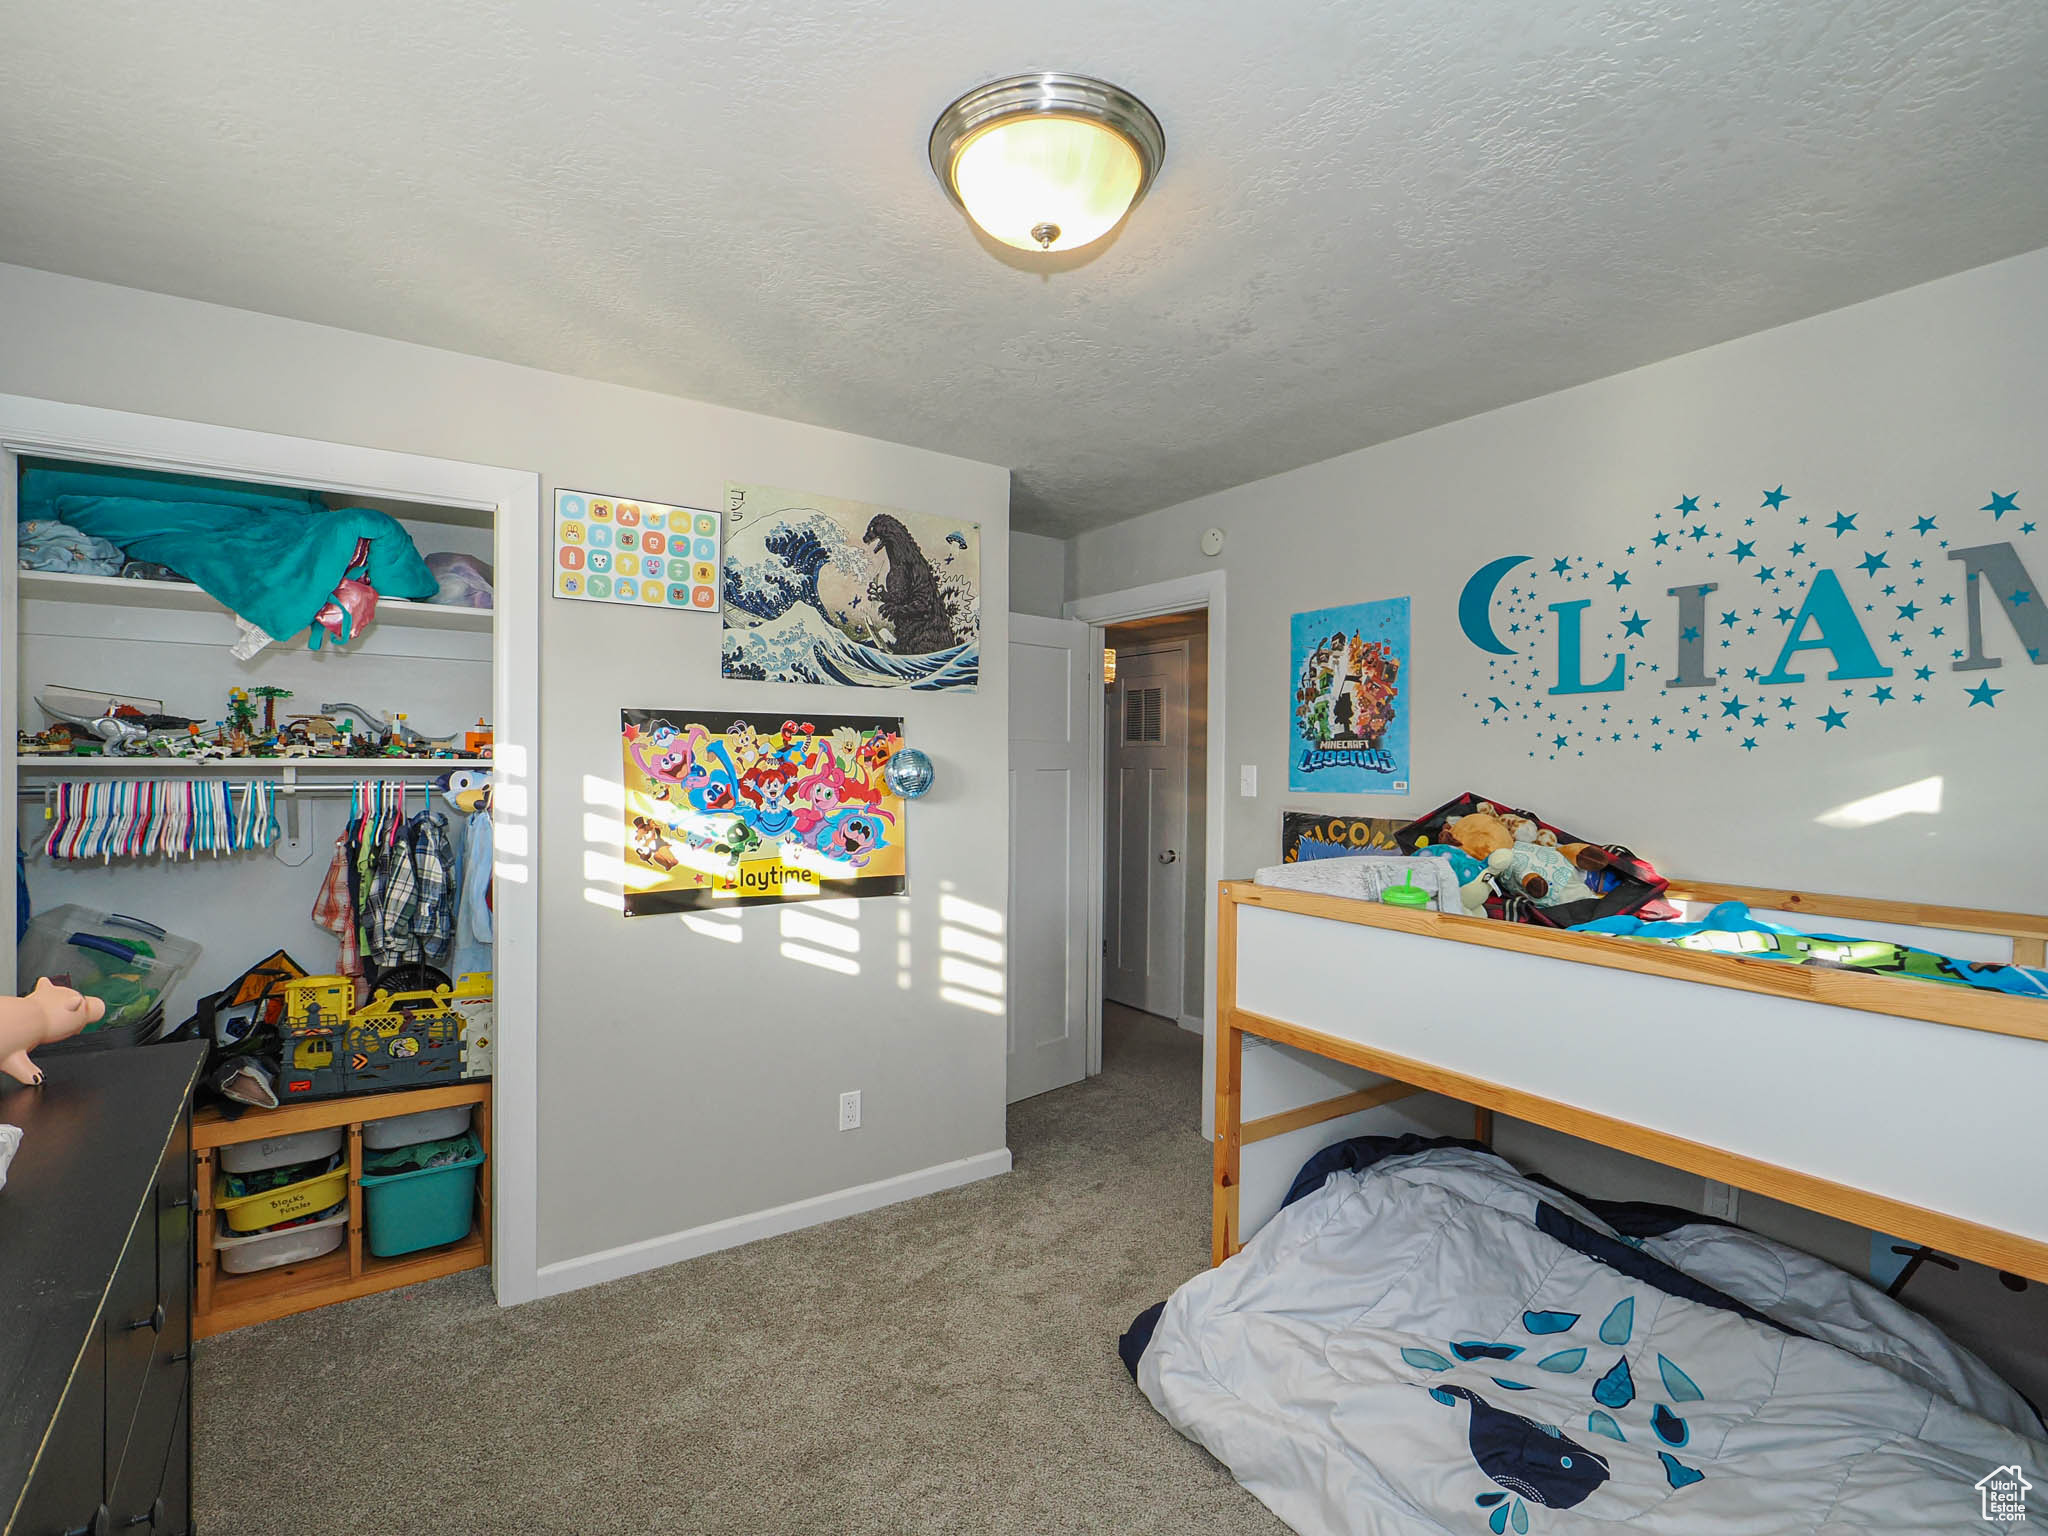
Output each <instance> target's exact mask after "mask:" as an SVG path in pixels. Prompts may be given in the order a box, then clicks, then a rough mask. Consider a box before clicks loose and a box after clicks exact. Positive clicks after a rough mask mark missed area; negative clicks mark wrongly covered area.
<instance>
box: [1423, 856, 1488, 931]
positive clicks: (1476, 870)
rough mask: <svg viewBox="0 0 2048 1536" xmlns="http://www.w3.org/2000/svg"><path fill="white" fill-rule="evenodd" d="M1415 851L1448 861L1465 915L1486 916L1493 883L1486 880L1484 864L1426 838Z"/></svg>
mask: <svg viewBox="0 0 2048 1536" xmlns="http://www.w3.org/2000/svg"><path fill="white" fill-rule="evenodd" d="M1415 851H1416V852H1417V853H1418V854H1423V855H1426V856H1429V857H1432V858H1439V859H1448V860H1449V861H1450V865H1451V873H1452V875H1453V876H1454V877H1456V879H1457V882H1458V901H1459V904H1460V905H1461V906H1463V907H1464V909H1465V915H1466V916H1467V917H1484V916H1486V899H1487V898H1488V897H1489V896H1491V895H1492V894H1493V882H1492V881H1491V880H1488V879H1487V878H1486V866H1485V865H1484V864H1482V863H1480V862H1479V861H1478V860H1477V859H1475V858H1473V857H1472V855H1471V854H1469V853H1467V852H1465V850H1464V849H1462V848H1456V847H1453V846H1452V845H1451V844H1449V843H1436V844H1432V843H1431V842H1430V841H1429V839H1428V838H1426V837H1425V838H1421V839H1419V840H1418V841H1417V842H1416V844H1415Z"/></svg>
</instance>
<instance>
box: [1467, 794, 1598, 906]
mask: <svg viewBox="0 0 2048 1536" xmlns="http://www.w3.org/2000/svg"><path fill="white" fill-rule="evenodd" d="M1521 828H1526V829H1528V832H1529V836H1528V837H1527V838H1526V839H1523V838H1521V837H1518V836H1517V832H1518V830H1519V829H1521ZM1444 835H1445V836H1446V837H1448V838H1449V839H1450V840H1451V841H1452V842H1454V843H1456V844H1457V845H1458V847H1459V848H1461V849H1463V850H1464V851H1465V852H1466V853H1467V854H1469V855H1471V856H1472V857H1473V858H1475V859H1477V860H1479V861H1480V862H1481V863H1482V864H1484V865H1485V866H1486V868H1487V871H1488V873H1490V874H1491V875H1493V876H1494V878H1495V879H1496V881H1498V882H1501V883H1502V884H1503V885H1504V886H1505V887H1506V888H1508V889H1510V890H1515V891H1519V892H1520V893H1521V894H1522V895H1524V896H1526V897H1528V898H1529V899H1530V900H1531V901H1533V902H1535V903H1536V904H1537V905H1538V906H1542V907H1555V906H1560V905H1562V904H1563V903H1565V902H1568V901H1586V900H1589V899H1590V898H1591V897H1592V894H1593V892H1592V890H1591V889H1590V888H1589V887H1588V886H1587V884H1586V882H1585V880H1584V879H1583V878H1581V877H1580V874H1579V871H1578V870H1577V868H1576V867H1574V865H1573V864H1572V861H1571V860H1570V859H1568V858H1566V857H1565V855H1564V854H1563V853H1562V852H1560V851H1559V849H1558V847H1557V838H1556V836H1555V835H1554V834H1552V833H1548V832H1545V831H1544V830H1543V829H1542V828H1540V827H1538V826H1537V825H1536V824H1535V823H1534V822H1533V821H1531V820H1529V818H1528V817H1526V816H1516V817H1514V819H1513V821H1510V820H1509V819H1508V818H1507V817H1505V816H1503V815H1502V814H1501V813H1500V812H1499V811H1497V810H1496V809H1494V807H1493V806H1491V805H1489V804H1487V803H1486V802H1485V801H1483V800H1482V801H1480V802H1479V804H1478V805H1477V806H1476V807H1475V808H1474V809H1473V810H1472V811H1471V812H1470V813H1469V814H1467V815H1464V816H1452V817H1449V818H1447V819H1446V820H1445V822H1444ZM1574 846H1578V847H1583V846H1585V845H1583V844H1576V845H1574Z"/></svg>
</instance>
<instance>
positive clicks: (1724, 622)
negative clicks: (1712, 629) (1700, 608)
mask: <svg viewBox="0 0 2048 1536" xmlns="http://www.w3.org/2000/svg"><path fill="white" fill-rule="evenodd" d="M1740 622H1741V620H1739V619H1738V618H1736V617H1735V615H1734V614H1732V613H1724V614H1722V615H1721V627H1722V628H1723V629H1733V628H1734V627H1735V626H1736V625H1737V624H1739V623H1740Z"/></svg>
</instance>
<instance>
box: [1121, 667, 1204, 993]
mask: <svg viewBox="0 0 2048 1536" xmlns="http://www.w3.org/2000/svg"><path fill="white" fill-rule="evenodd" d="M1104 728H1105V731H1106V733H1107V750H1106V751H1105V752H1104V753H1103V757H1104V760H1105V762H1106V763H1107V766H1108V778H1109V782H1108V784H1107V785H1106V786H1105V788H1106V791H1107V792H1106V795H1105V799H1104V806H1103V818H1102V819H1103V844H1104V851H1105V854H1106V860H1105V862H1106V863H1107V865H1108V869H1107V871H1106V881H1107V887H1106V890H1105V892H1104V898H1105V899H1104V906H1103V915H1104V920H1103V938H1104V942H1105V943H1106V944H1107V945H1108V951H1109V952H1108V954H1107V955H1106V956H1105V957H1104V964H1103V973H1104V984H1103V992H1104V994H1105V995H1106V996H1107V997H1108V998H1109V999H1110V1000H1111V1001H1112V1002H1118V1003H1123V1004H1126V1005H1127V1006H1129V1007H1132V1008H1139V1009H1143V1010H1144V1011H1145V1012H1146V1013H1156V1014H1158V1015H1159V1016H1160V1017H1161V1018H1166V1019H1175V1020H1178V1019H1179V1018H1180V1014H1181V991H1182V987H1183V985H1184V978H1183V975H1182V961H1181V956H1182V952H1183V945H1184V943H1185V939H1186V930H1185V928H1184V927H1183V923H1184V921H1185V916H1186V912H1187V865H1186V863H1185V862H1183V861H1184V858H1185V856H1186V853H1187V831H1188V825H1187V823H1188V648H1187V642H1186V641H1185V640H1181V641H1175V642H1173V643H1172V644H1170V645H1166V646H1162V647H1161V648H1159V649H1157V650H1150V651H1142V652H1138V653H1136V654H1131V653H1128V652H1125V651H1118V652H1117V658H1116V687H1115V689H1114V690H1113V693H1112V696H1111V700H1110V709H1109V711H1108V714H1107V716H1106V718H1105V721H1104Z"/></svg>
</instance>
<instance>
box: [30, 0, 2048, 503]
mask: <svg viewBox="0 0 2048 1536" xmlns="http://www.w3.org/2000/svg"><path fill="white" fill-rule="evenodd" d="M4 15H5V19H4V24H0V260H4V261H12V262H20V263H24V264H27V265H30V266H36V267H44V268H49V269H53V270H56V271H61V272H68V273H74V274H77V275H80V276H85V277H92V278H99V279H104V280H107V281H111V282H117V283H125V284H130V285H133V286H136V287H142V288H149V289H156V290H161V291H164V292H168V293H175V294H182V295H186V296H190V297H193V298H200V299H208V300H214V301H217V302H220V303H224V304H232V305H237V306H240V307H243V308H248V309H256V310H264V311H269V312H273V313H276V314H281V315H291V316H296V317H299V318H302V319H306V320H313V321H318V322H322V323H325V324H329V325H337V326H344V327H348V328H350V329H354V330H360V331H368V332H373V333H377V334H381V335H387V336H396V337H404V338H406V339H409V340H415V341H421V342H426V343H429V344H432V345H436V346H442V347H450V348H455V349H457V350H460V351H464V352H472V353H479V354H483V355H486V356H491V357H499V358H505V359H510V360H512V361H516V362H521V363H529V364H533V365H536V366H539V367H543V368H549V369H555V370H559V371H562V372H567V373H574V374H583V375H588V376H591V377H596V378H605V379H612V380H617V381H619V382H623V383H629V384H636V385H643V386H646V387H648V388H652V389H659V390H665V391H668V392H671V393H674V394H680V395H686V396H693V397H697V398H700V399H705V400H712V401H717V402H720V403H722V404H727V405H733V406H739V407H743V408H746V409H750V410H758V411H765V412H769V413H772V414H774V415H777V416H784V417H790V418H794V419H796V420H800V421H809V422H818V423H822V424H825V425H829V426H833V427H840V428H845V429H847V430H850V431H854V432H860V433H866V434H869V435H872V436H876V437H882V438H888V439H893V440H896V441H901V442H909V443H915V444H920V445H923V446H927V447H931V448H937V449H943V450H946V451H948V452H952V453H958V454H964V455H967V456H969V457H972V458H976V459H981V460H985V461H988V462H991V463H996V464H1004V465H1008V466H1010V467H1011V468H1012V469H1013V470H1014V471H1015V481H1014V486H1015V489H1014V493H1013V494H1014V502H1015V517H1016V524H1017V526H1018V527H1020V528H1027V529H1035V530H1037V531H1041V532H1048V533H1061V534H1064V533H1068V532H1072V531H1074V530H1076V529H1079V528H1083V527H1088V526H1093V525H1096V524H1100V523H1105V522H1110V521H1114V520H1116V519H1119V518H1123V517H1128V516H1132V515H1135V514H1136V513H1139V512H1144V511H1147V510H1150V509H1151V508H1154V507H1158V506H1163V505H1166V504H1169V503H1172V502H1175V501H1179V500H1183V499H1185V498H1187V497H1189V496H1193V495H1198V494H1200V493H1202V492H1205V491H1210V490H1215V489H1219V488H1221V487H1224V486H1227V485H1232V484H1237V483H1240V482H1242V481H1245V480H1249V479H1253V478H1256V477H1258V476H1262V475H1266V474H1271V473H1274V472H1276V471H1278V470H1282V469H1286V468H1290V467H1292V466H1294V465H1298V464H1302V463H1307V462H1310V461H1313V460H1316V459H1320V458H1325V457H1328V456H1329V455H1331V454H1334V453H1340V452H1343V451H1346V450H1348V449H1352V448H1358V447H1362V446H1365V445H1367V444H1369V443H1373V442H1378V441H1381V440H1384V439H1386V438H1389V437H1394V436H1398V435H1400V434H1402V433H1405V432H1411V431H1414V430H1416V429H1418V428H1421V427H1426V426H1429V425H1432V424H1435V423H1438V422H1443V421H1448V420H1452V419H1455V418H1457V417H1460V416H1465V415H1469V414H1471V413H1473V412H1475V411H1480V410H1484V409H1487V408H1489V407H1492V406H1496V405H1500V404H1503V403H1506V402H1508V401H1512V400H1517V399H1523V398H1527V397H1529V396H1532V395H1537V394H1542V393H1544V392H1546V391H1549V390H1553V389H1557V388H1560V387H1562V386H1565V385H1568V384H1572V383H1576V382H1579V381H1581V380H1585V379H1589V378H1595V377H1598V376H1600V375H1603V374H1607V373H1612V372H1615V371H1617V370H1620V369H1623V368H1626V367H1629V366H1632V365H1634V364H1638V363H1642V362H1647V361H1650V360H1653V359H1656V358H1660V357H1667V356H1671V355H1673V354H1676V353H1679V352H1683V351H1687V350H1690V349H1692V348H1694V347H1698V346H1701V345H1705V344H1707V343H1710V342H1713V341H1717V340H1721V339H1724V338H1727V337H1731V336H1736V335H1741V334H1744V333H1746V332H1749V331H1754V330H1759V329H1762V328H1764V327H1766V326H1770V325H1774V324H1778V323H1781V322H1784V321H1787V320H1791V319H1795V318H1798V317H1800V316H1803V315H1808V314H1813V313H1816V312H1819V311H1821V310H1826V309H1831V308H1835V307H1837V306H1839V305H1842V304H1845V303H1850V302H1853V301H1855V300H1857V299H1860V298H1865V297H1869V296H1871V295H1874V294H1878V293H1882V292H1886V291H1889V290H1891V289H1895V288H1900V287H1904V286H1906V285H1908V284H1911V283H1916V282H1920V281H1923V280H1925V279H1928V278H1932V277H1936V276H1940V275H1942V274H1945V273H1948V272H1953V271H1958V270H1960V269H1962V268H1965V267H1970V266H1975V265H1978V264H1980V263H1983V262H1986V261H1990V260H1994V259H1996V258H1999V257H2002V256H2007V255H2011V254H2013V253H2016V252H2019V251H2022V250H2027V249H2031V248H2033V247H2036V246H2041V245H2048V196H2044V176H2048V171H2044V167H2048V84H2044V82H2048V4H2043V3H2042V0H2004V3H1993V0H1975V3H1972V0H1962V3H1956V0H1889V3H1885V0H1862V3H1846V0H1718V3H1709V0H1632V3H1598V0H1540V3H1538V0H1465V3H1449V0H1376V3H1359V0H1331V3H1312V0H1263V3H1256V4H1247V3H1245V0H1227V3H1225V0H1173V3H1172V4H1165V3H1156V4H1153V5H1150V6H1136V5H1128V4H1126V5H1106V4H1103V3H1102V0H1031V3H1029V4H991V3H985V0H983V3H973V4H969V3H954V4H950V5H945V4H936V3H927V4H924V5H914V4H911V3H908V0H900V3H883V0H775V3H772V4H771V3H765V0H763V3H738V0H700V3H694V4H671V3H658V0H433V3H431V4H420V3H419V0H349V3H343V4H329V5H313V4H284V3H279V0H128V3H116V0H8V3H7V4H6V5H5V8H4ZM1032 68H1063V69H1071V70H1077V71H1084V72H1088V73H1093V74H1099V75H1102V76H1105V77H1107V78H1109V79H1112V80H1115V81H1117V82H1119V83H1120V84H1123V85H1126V86H1128V87H1130V88H1131V89H1133V90H1135V91H1136V92H1137V93H1138V94H1139V95H1141V96H1142V97H1144V98H1145V100H1146V101H1147V102H1149V103H1150V105H1151V106H1152V107H1153V109H1154V110H1155V111H1156V112H1157V113H1158V115H1159V117H1160V119H1161V121H1162V122H1163V123H1164V124H1165V127H1166V133H1167V140H1168V149H1167V159H1166V167H1165V171H1164V174H1163V175H1162V176H1161V178H1160V180H1159V182H1158V184H1157V185H1156V186H1155V187H1154V189H1153V191H1152V194H1151V196H1150V197H1149V198H1148V200H1147V201H1146V202H1145V203H1144V204H1142V205H1141V206H1140V207H1139V209H1138V211H1137V213H1136V214H1135V216H1134V217H1133V218H1132V219H1131V220H1130V221H1129V222H1128V224H1127V225H1126V227H1125V228H1124V229H1123V230H1122V231H1121V232H1120V233H1119V234H1118V235H1117V236H1116V237H1115V238H1114V239H1113V240H1112V241H1111V242H1109V243H1107V245H1106V246H1105V247H1098V249H1097V253H1096V254H1094V255H1093V256H1092V257H1087V253H1083V255H1084V257H1087V259H1081V260H1078V261H1077V260H1075V259H1073V258H1069V259H1068V261H1067V262H1066V263H1064V264H1061V265H1059V266H1058V267H1057V268H1056V269H1054V270H1049V271H1047V270H1030V268H1032V266H1033V263H1032V260H1031V258H1028V257H1021V256H1016V255H1014V254H1013V253H1011V254H1008V255H1007V256H1006V257H1005V258H999V257H998V256H997V255H996V254H994V253H993V252H992V251H991V250H990V249H989V248H986V247H985V246H984V245H983V244H982V243H981V242H980V241H978V240H977V239H976V238H974V237H972V236H971V235H970V234H969V232H968V230H967V229H966V227H965V225H964V224H963V222H962V220H961V218H960V216H959V215H958V213H957V212H956V211H955V210H954V209H953V207H952V205H951V204H949V203H948V202H947V201H946V199H945V198H944V197H943V196H942V195H941V194H940V192H939V189H938V187H937V186H936V184H935V183H934V182H933V180H932V177H931V173H930V170H929V168H928V167H927V166H926V164H925V154H924V145H925V137H926V134H927V132H928V131H929V129H930V126H931V123H932V120H933V118H934V117H936V116H937V114H938V112H939V111H940V109H941V108H943V107H944V106H945V105H946V103H947V102H948V101H949V100H950V99H951V98H952V97H953V96H954V95H956V94H957V93H959V92H960V91H963V90H965V89H967V88H968V87H970V86H973V85H976V84H979V83H980V82H982V81H983V80H985V79H989V78H991V77H994V76H997V75H1001V74H1007V73H1011V72H1014V71H1017V70H1021V69H1032ZM1012 263H1014V264H1012Z"/></svg>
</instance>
